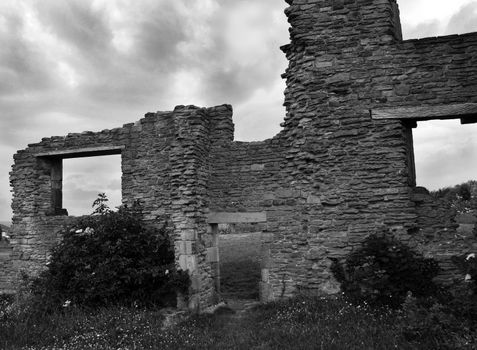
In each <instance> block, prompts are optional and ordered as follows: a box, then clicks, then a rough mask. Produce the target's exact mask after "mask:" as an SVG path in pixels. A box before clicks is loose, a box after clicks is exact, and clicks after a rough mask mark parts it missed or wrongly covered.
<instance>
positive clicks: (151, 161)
mask: <svg viewBox="0 0 477 350" xmlns="http://www.w3.org/2000/svg"><path fill="white" fill-rule="evenodd" d="M231 115H232V110H231V107H230V106H227V105H224V106H218V107H214V108H208V109H206V108H198V107H193V106H178V107H176V109H175V110H174V111H173V112H158V113H148V114H147V115H146V116H145V118H143V119H141V120H139V121H138V122H136V123H131V124H126V125H124V126H123V127H122V128H116V129H112V130H103V131H101V132H98V133H93V132H84V133H81V134H68V135H67V136H64V137H63V136H61V137H52V138H44V139H42V141H41V142H39V143H36V144H30V145H28V148H27V149H25V150H22V151H19V152H18V153H17V154H16V155H15V156H14V160H15V163H14V165H13V167H12V172H11V185H12V188H13V194H14V195H13V203H12V208H13V226H12V234H11V240H10V242H11V246H12V248H13V250H12V257H11V259H10V260H9V261H8V263H9V264H11V266H12V267H11V268H10V269H9V275H8V281H12V280H15V279H16V276H17V275H18V274H19V273H20V272H22V271H24V272H27V273H28V274H30V275H35V274H37V273H38V271H40V270H42V269H44V267H45V263H46V261H47V259H48V256H49V251H50V249H51V247H52V245H53V244H55V243H56V242H57V241H58V239H60V237H58V234H57V233H58V231H59V230H60V229H61V227H63V226H64V225H65V224H67V223H69V222H71V220H73V219H74V218H72V217H69V216H66V215H64V214H65V212H64V210H60V211H58V210H56V209H57V208H54V207H53V204H54V203H53V200H52V198H53V197H54V193H53V192H54V187H55V185H54V182H55V178H54V173H55V172H57V171H58V169H56V170H55V169H54V167H55V166H57V164H58V159H60V162H61V158H68V157H77V156H94V155H98V154H108V153H110V152H111V150H113V151H114V152H120V153H121V168H122V196H123V197H122V201H123V203H124V204H126V203H132V202H133V201H136V200H139V201H140V202H141V203H142V205H143V209H144V218H145V220H146V221H147V222H149V223H150V224H157V225H160V224H162V223H163V222H164V221H165V220H166V221H168V222H170V223H171V227H172V228H173V232H174V233H173V237H172V239H173V241H174V244H175V248H176V260H177V264H178V266H179V267H181V268H182V269H184V270H185V269H188V270H189V272H190V274H191V276H192V278H193V281H194V285H193V289H192V290H191V296H190V298H189V302H190V304H191V305H190V307H191V308H194V309H197V308H199V307H201V306H204V305H209V304H210V303H211V300H212V299H214V298H216V295H215V294H214V293H215V291H214V290H213V285H212V281H211V279H210V278H209V277H208V271H207V269H206V268H205V264H204V262H203V260H204V259H203V257H204V255H205V249H206V244H204V243H203V242H202V240H203V239H206V235H207V226H206V209H207V208H208V198H207V196H206V189H205V188H206V185H207V183H208V177H209V162H210V154H209V152H210V148H211V145H212V144H213V143H214V142H215V141H217V140H220V139H221V138H223V137H225V138H227V137H228V138H230V136H229V135H230V133H233V125H232V122H231ZM55 164H56V165H55ZM59 169H60V170H61V168H59ZM60 190H61V186H60ZM5 280H7V277H5ZM6 289H8V288H4V290H6Z"/></svg>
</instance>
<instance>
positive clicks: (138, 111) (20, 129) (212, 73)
mask: <svg viewBox="0 0 477 350" xmlns="http://www.w3.org/2000/svg"><path fill="white" fill-rule="evenodd" d="M399 4H400V7H401V18H402V24H403V31H404V36H405V38H416V37H426V36H436V35H445V34H454V33H465V32H471V31H477V0H453V1H450V0H401V1H399ZM285 7H286V3H285V1H284V0H260V1H256V0H173V1H172V0H140V1H138V0H135V1H134V0H68V1H65V0H44V1H39V0H36V1H35V0H1V2H0V111H1V118H0V142H1V147H0V220H9V219H10V216H11V211H10V194H9V181H8V172H9V171H10V167H11V164H12V155H13V154H14V153H15V151H16V150H17V149H22V148H25V147H26V145H27V144H28V143H32V142H38V141H39V140H40V139H41V138H42V137H46V136H54V135H65V134H67V133H68V132H81V131H85V130H91V131H98V130H101V129H105V128H114V127H118V126H121V125H122V124H124V123H128V122H133V121H135V120H137V119H139V118H141V117H142V116H143V115H144V114H145V113H146V112H149V111H157V110H172V109H173V108H174V106H175V105H178V104H195V105H199V106H213V105H217V104H222V103H230V104H232V105H233V107H234V121H235V125H236V139H238V140H263V139H265V138H269V137H272V136H274V135H275V134H276V133H277V132H278V131H279V129H280V127H279V124H280V122H281V121H282V119H283V117H284V115H285V109H284V107H282V102H283V90H284V88H285V84H284V81H283V80H282V79H281V78H280V74H281V73H283V72H284V70H285V67H286V65H287V62H286V59H285V57H284V55H283V53H282V52H281V51H280V50H279V46H280V45H283V44H286V43H288V41H289V40H288V23H287V22H286V17H285V15H284V14H283V10H284V8H285ZM472 132H474V133H475V132H477V129H476V127H475V125H472V126H469V125H466V126H461V125H460V124H459V123H458V122H457V121H454V122H449V123H444V122H440V123H433V124H431V122H427V123H421V124H420V125H419V127H418V128H417V129H416V132H415V142H416V147H415V148H416V158H417V160H416V163H417V164H416V165H417V171H418V182H419V184H421V185H426V187H428V188H430V189H434V188H438V187H442V186H446V185H452V184H456V183H459V182H463V181H466V180H468V179H471V178H476V177H477V176H475V173H476V172H477V142H476V140H475V138H474V139H472ZM444 159H445V160H446V161H445V162H443V160H444ZM119 185H120V164H119V157H118V156H111V157H106V158H105V159H102V158H87V159H78V160H66V161H65V171H64V196H65V207H66V208H67V209H69V210H70V213H72V214H77V213H79V212H81V211H82V212H83V213H87V212H88V209H85V208H87V207H89V206H90V203H91V202H92V201H93V200H94V198H95V196H96V194H97V193H98V192H103V191H105V192H107V194H108V195H109V197H110V198H111V199H112V201H113V205H117V204H118V203H119V201H120V199H119V198H120V191H119Z"/></svg>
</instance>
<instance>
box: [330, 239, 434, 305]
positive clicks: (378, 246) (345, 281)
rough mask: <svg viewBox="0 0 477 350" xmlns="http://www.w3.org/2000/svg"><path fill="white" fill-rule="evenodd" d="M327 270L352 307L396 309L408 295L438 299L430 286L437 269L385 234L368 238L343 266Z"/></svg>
mask: <svg viewBox="0 0 477 350" xmlns="http://www.w3.org/2000/svg"><path fill="white" fill-rule="evenodd" d="M331 270H332V272H333V274H334V276H335V277H336V279H337V280H338V281H339V282H340V283H341V289H342V291H343V293H344V295H345V296H346V298H347V299H348V300H350V301H352V302H354V303H363V302H366V303H369V304H371V305H377V306H389V307H392V308H398V307H400V306H401V304H402V303H403V302H404V300H405V298H406V296H407V294H408V293H409V292H411V293H412V294H413V295H414V296H417V297H429V296H435V295H438V294H439V292H440V291H441V290H440V288H439V287H438V286H437V285H436V284H435V283H434V282H433V278H434V277H435V276H436V275H437V273H438V272H439V266H438V264H437V262H436V261H435V260H433V259H426V258H424V257H422V255H420V254H418V253H416V252H414V251H412V250H411V249H410V248H409V247H408V246H407V245H405V244H403V243H402V242H400V241H398V240H397V239H395V238H393V237H392V236H390V235H388V234H387V233H382V234H379V235H378V234H372V235H370V236H368V237H367V238H366V239H365V240H364V241H363V243H362V245H361V247H360V248H358V249H357V250H355V251H354V252H352V253H351V254H349V255H348V256H347V257H346V259H345V261H344V262H339V261H338V260H334V261H333V264H332V266H331Z"/></svg>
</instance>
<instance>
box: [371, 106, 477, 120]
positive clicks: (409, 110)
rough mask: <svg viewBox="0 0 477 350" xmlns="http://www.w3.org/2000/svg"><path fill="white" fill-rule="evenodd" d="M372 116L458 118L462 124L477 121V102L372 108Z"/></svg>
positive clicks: (390, 117)
mask: <svg viewBox="0 0 477 350" xmlns="http://www.w3.org/2000/svg"><path fill="white" fill-rule="evenodd" d="M370 113H371V118H372V119H376V120H380V119H381V120H382V119H402V120H415V121H420V120H433V119H458V118H461V122H462V124H469V123H477V103H455V104H447V105H438V106H413V107H396V108H376V109H372V110H370Z"/></svg>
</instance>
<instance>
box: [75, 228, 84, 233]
mask: <svg viewBox="0 0 477 350" xmlns="http://www.w3.org/2000/svg"><path fill="white" fill-rule="evenodd" d="M75 233H83V229H81V228H80V229H78V230H76V231H75Z"/></svg>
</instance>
